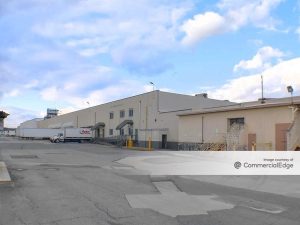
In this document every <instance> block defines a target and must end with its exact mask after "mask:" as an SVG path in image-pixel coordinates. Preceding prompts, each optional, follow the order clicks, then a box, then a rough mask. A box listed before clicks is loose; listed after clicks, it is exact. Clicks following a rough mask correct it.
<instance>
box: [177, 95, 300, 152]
mask: <svg viewBox="0 0 300 225" xmlns="http://www.w3.org/2000/svg"><path fill="white" fill-rule="evenodd" d="M299 108H300V97H294V98H293V99H291V98H280V99H266V100H265V101H264V102H262V101H255V102H246V103H241V104H232V105H228V106H223V107H210V108H206V109H204V108H202V109H199V110H192V111H189V112H182V113H179V114H178V116H179V142H181V143H182V144H181V148H183V149H190V150H197V149H202V150H204V149H207V150H226V149H227V150H286V149H288V150H294V149H295V148H297V146H298V145H299V146H300V114H299Z"/></svg>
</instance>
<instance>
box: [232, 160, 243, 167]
mask: <svg viewBox="0 0 300 225" xmlns="http://www.w3.org/2000/svg"><path fill="white" fill-rule="evenodd" d="M241 166H242V163H241V162H239V161H237V162H235V163H234V167H235V168H236V169H239V168H241Z"/></svg>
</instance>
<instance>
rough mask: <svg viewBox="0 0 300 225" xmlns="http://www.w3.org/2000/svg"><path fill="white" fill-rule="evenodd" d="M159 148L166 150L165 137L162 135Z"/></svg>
mask: <svg viewBox="0 0 300 225" xmlns="http://www.w3.org/2000/svg"><path fill="white" fill-rule="evenodd" d="M161 148H162V149H166V148H167V135H166V134H163V135H162V136H161Z"/></svg>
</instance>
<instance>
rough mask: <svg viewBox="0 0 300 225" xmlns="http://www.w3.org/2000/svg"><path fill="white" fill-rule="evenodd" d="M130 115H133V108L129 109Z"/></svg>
mask: <svg viewBox="0 0 300 225" xmlns="http://www.w3.org/2000/svg"><path fill="white" fill-rule="evenodd" d="M128 116H129V117H133V109H129V112H128Z"/></svg>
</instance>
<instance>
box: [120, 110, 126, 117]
mask: <svg viewBox="0 0 300 225" xmlns="http://www.w3.org/2000/svg"><path fill="white" fill-rule="evenodd" d="M123 117H125V111H124V110H121V111H120V118H123Z"/></svg>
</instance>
